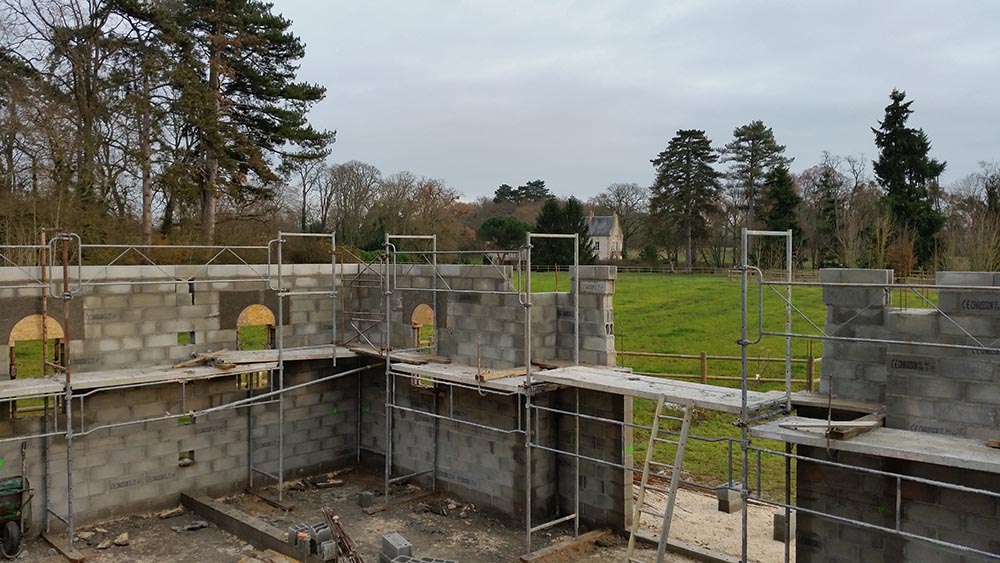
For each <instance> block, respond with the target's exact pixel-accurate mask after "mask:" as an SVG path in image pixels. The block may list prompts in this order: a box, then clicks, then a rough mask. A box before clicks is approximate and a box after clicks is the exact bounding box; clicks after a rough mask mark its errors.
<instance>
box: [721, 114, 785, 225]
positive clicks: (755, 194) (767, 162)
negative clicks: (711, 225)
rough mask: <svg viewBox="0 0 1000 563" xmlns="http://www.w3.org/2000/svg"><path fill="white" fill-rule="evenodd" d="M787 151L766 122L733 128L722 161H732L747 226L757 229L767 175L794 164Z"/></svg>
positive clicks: (732, 179) (732, 175)
mask: <svg viewBox="0 0 1000 563" xmlns="http://www.w3.org/2000/svg"><path fill="white" fill-rule="evenodd" d="M784 152H785V146H784V145H779V144H778V142H777V141H776V140H775V139H774V131H772V130H771V128H770V127H767V126H766V125H764V122H763V121H760V120H757V121H752V122H750V123H748V124H746V125H743V126H740V127H737V128H736V129H735V130H734V131H733V140H732V141H730V142H729V143H728V144H727V145H726V147H725V149H724V150H723V155H724V158H723V160H724V161H725V162H729V163H730V167H729V172H728V176H729V180H730V182H731V183H732V186H733V188H734V189H735V191H736V198H737V201H738V202H739V206H740V207H741V208H742V209H743V210H744V213H745V215H744V221H743V226H744V227H746V228H748V229H752V228H754V225H755V223H756V220H757V217H756V207H757V200H758V199H759V198H760V194H761V191H762V190H763V187H764V180H765V178H767V175H768V174H769V173H770V172H771V171H772V170H774V169H775V168H777V167H779V166H787V165H789V164H791V163H792V159H791V158H788V157H785V156H783V155H784Z"/></svg>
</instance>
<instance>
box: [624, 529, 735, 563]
mask: <svg viewBox="0 0 1000 563" xmlns="http://www.w3.org/2000/svg"><path fill="white" fill-rule="evenodd" d="M635 536H636V537H637V538H639V539H640V540H642V541H644V542H646V543H649V544H652V545H656V543H657V539H658V538H659V534H654V533H652V532H647V531H646V530H639V532H638V533H636V535H635ZM667 551H669V552H671V553H676V554H678V555H682V556H684V557H687V558H688V559H694V560H695V561H704V562H705V563H740V558H739V557H734V556H732V555H728V554H725V553H721V552H718V551H712V550H710V549H706V548H704V547H701V546H700V545H695V544H692V543H687V542H683V541H680V540H672V539H670V538H667Z"/></svg>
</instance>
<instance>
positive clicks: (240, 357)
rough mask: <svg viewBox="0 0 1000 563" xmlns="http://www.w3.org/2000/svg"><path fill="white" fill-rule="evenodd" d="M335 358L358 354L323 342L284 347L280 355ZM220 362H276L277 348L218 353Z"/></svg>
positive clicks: (299, 358)
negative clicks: (320, 343)
mask: <svg viewBox="0 0 1000 563" xmlns="http://www.w3.org/2000/svg"><path fill="white" fill-rule="evenodd" d="M334 355H336V357H337V358H356V357H358V354H356V353H354V352H352V351H350V350H348V349H347V348H345V347H343V346H334V345H333V344H325V345H320V346H302V347H297V348H285V349H284V351H282V354H281V357H282V359H283V360H284V361H286V362H295V361H305V360H327V359H333V357H334ZM217 356H218V359H219V361H221V362H224V363H228V364H257V363H262V362H277V361H278V351H277V350H239V351H230V352H225V353H222V354H218V355H217Z"/></svg>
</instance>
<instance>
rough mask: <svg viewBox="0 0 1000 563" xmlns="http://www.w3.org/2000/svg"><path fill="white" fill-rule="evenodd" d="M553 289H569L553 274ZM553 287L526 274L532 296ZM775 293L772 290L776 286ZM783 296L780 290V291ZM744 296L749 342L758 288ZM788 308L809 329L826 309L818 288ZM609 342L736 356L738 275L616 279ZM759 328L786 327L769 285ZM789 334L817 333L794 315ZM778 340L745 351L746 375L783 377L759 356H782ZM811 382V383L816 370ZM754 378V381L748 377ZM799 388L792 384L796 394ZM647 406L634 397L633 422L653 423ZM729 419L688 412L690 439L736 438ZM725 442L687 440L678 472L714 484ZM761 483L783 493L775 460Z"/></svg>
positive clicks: (797, 343)
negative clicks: (691, 417) (748, 371)
mask: <svg viewBox="0 0 1000 563" xmlns="http://www.w3.org/2000/svg"><path fill="white" fill-rule="evenodd" d="M558 276H559V278H558V289H559V290H560V291H566V290H568V289H569V276H568V275H567V274H565V273H560V274H558ZM556 287H557V279H556V274H555V273H551V272H547V273H538V274H535V275H533V276H532V290H533V291H553V290H555V289H556ZM776 289H777V288H776ZM780 291H782V295H784V293H783V292H784V288H780ZM748 295H749V298H750V314H749V323H750V327H751V328H750V339H751V340H753V339H754V338H755V336H756V335H757V319H758V312H757V310H758V309H757V303H758V286H756V285H753V286H752V287H751V290H750V291H749V293H748ZM792 303H793V304H794V305H795V306H796V307H797V308H799V309H800V310H801V311H802V312H803V313H804V314H805V315H807V316H808V317H809V319H810V320H811V321H812V322H813V323H815V324H816V325H818V326H820V327H822V326H823V322H824V319H825V308H824V306H823V303H822V294H821V290H820V289H819V288H813V287H796V288H793V291H792ZM614 306H615V343H616V348H617V349H618V350H619V351H623V350H624V351H641V352H659V353H677V354H699V353H700V352H706V353H707V354H709V355H725V356H739V354H740V346H739V345H738V344H737V343H736V341H737V340H738V339H739V338H740V313H741V308H740V283H739V277H738V276H732V277H731V278H730V277H727V276H686V275H665V274H629V273H623V274H619V276H618V280H617V282H616V287H615V297H614ZM763 327H764V330H765V331H775V332H777V331H783V330H784V327H785V302H784V301H783V300H782V299H781V297H779V295H777V294H776V293H775V292H774V291H773V290H772V289H771V288H769V287H764V293H763ZM792 330H793V332H800V333H810V334H816V333H817V331H816V330H815V329H814V328H812V326H811V325H810V324H809V321H807V320H806V319H805V318H803V317H802V316H801V315H799V314H798V313H795V312H794V311H793V317H792ZM811 352H812V354H813V355H814V356H815V357H820V356H822V348H821V343H820V342H819V341H815V342H813V344H812V345H811ZM809 353H810V344H809V342H808V341H806V340H804V339H800V340H794V341H793V343H792V355H793V356H794V357H798V358H805V357H806V356H807V355H808V354H809ZM784 355H785V339H784V338H780V337H764V338H763V339H761V341H760V343H758V344H755V345H753V346H751V347H750V357H751V364H750V369H751V370H752V371H751V377H754V378H755V376H758V375H759V376H760V377H761V378H783V377H784V363H783V362H780V363H779V362H764V361H762V360H761V358H767V357H774V358H784ZM618 363H619V365H622V366H627V367H631V368H633V369H635V370H636V371H641V372H649V373H664V374H666V373H675V374H691V375H696V374H698V373H699V372H700V362H699V360H665V359H661V358H634V357H625V356H621V357H619V361H618ZM804 369H805V368H804V365H802V364H797V365H796V366H795V368H794V369H793V376H795V377H797V378H799V379H800V380H801V379H802V378H803V375H804ZM709 371H710V373H711V374H712V375H725V376H731V377H735V376H739V375H740V363H739V362H738V361H721V360H715V361H711V362H710V364H709ZM816 377H817V379H818V377H819V374H818V367H817V373H816ZM755 379H756V378H755ZM718 384H722V385H727V386H731V387H738V386H739V382H738V381H725V382H718ZM783 388H784V386H783V384H779V383H764V382H758V381H755V380H754V381H751V382H750V389H751V390H759V391H766V390H771V389H783ZM801 388H803V385H802V384H798V385H797V386H796V389H801ZM654 406H655V405H654V404H653V403H652V402H651V401H645V400H636V401H635V406H634V420H635V422H636V423H637V424H644V425H648V424H650V423H651V421H652V411H653V408H654ZM734 420H735V418H734V417H733V416H731V415H725V414H721V413H716V412H711V411H706V410H698V411H697V412H696V413H695V415H694V421H693V424H692V428H691V435H692V436H698V437H701V438H706V439H713V438H738V437H739V434H740V432H739V428H738V427H736V426H734V425H733V422H734ZM648 438H649V434H648V432H643V431H636V432H635V440H634V443H635V459H636V463H637V464H641V460H642V459H644V456H645V450H646V444H647V441H648ZM754 444H755V445H758V446H762V447H765V448H768V449H775V450H779V451H783V450H784V444H782V443H780V442H771V441H766V440H755V441H754ZM727 457H728V444H727V442H725V441H723V442H715V443H707V442H704V441H698V440H690V441H689V442H688V447H687V450H686V452H685V457H684V468H685V472H686V473H689V474H690V475H691V478H692V479H693V480H695V481H697V482H700V483H705V484H710V485H717V484H720V483H724V482H726V481H727V480H728V464H727ZM655 458H656V459H657V460H658V461H661V462H666V461H672V459H673V448H671V447H668V446H665V445H660V446H658V447H657V451H656V456H655ZM734 458H735V460H736V463H734V467H733V476H734V478H737V479H738V478H739V464H738V461H739V445H738V442H737V443H735V444H734ZM761 474H762V479H761V482H762V483H761V484H762V487H763V491H764V494H766V495H768V496H770V497H772V498H783V495H784V461H783V460H782V459H781V458H777V457H773V456H772V457H769V456H764V457H763V458H762V459H761ZM750 479H751V481H752V482H756V457H755V458H754V459H752V460H751V466H750Z"/></svg>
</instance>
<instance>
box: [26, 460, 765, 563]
mask: <svg viewBox="0 0 1000 563" xmlns="http://www.w3.org/2000/svg"><path fill="white" fill-rule="evenodd" d="M339 478H340V479H342V480H343V481H344V485H343V486H342V487H335V488H329V489H312V488H309V489H308V490H305V491H295V490H291V491H287V493H286V496H285V500H286V502H288V503H290V504H292V505H294V507H295V508H294V510H293V511H291V512H282V511H280V510H278V509H276V508H274V507H273V506H271V505H269V504H267V503H265V502H263V501H260V500H259V499H257V498H256V497H254V496H251V495H239V496H235V497H231V498H228V499H226V500H225V502H227V503H229V504H232V505H234V506H236V507H238V508H240V509H241V510H243V511H245V512H247V513H249V514H253V515H254V516H257V517H259V518H261V519H263V520H265V521H268V522H270V523H271V524H273V525H275V526H277V527H279V528H280V529H285V528H287V527H288V526H289V525H291V524H297V523H315V522H320V521H322V515H321V513H320V508H321V507H323V506H330V507H333V508H334V509H335V510H336V511H337V512H338V513H339V515H340V516H341V521H342V522H343V525H344V528H345V530H346V531H347V532H348V533H349V534H350V536H351V537H352V538H353V539H354V541H355V542H356V543H357V544H358V547H359V551H360V553H361V555H362V556H363V557H364V558H365V560H366V561H368V562H375V561H378V550H379V546H380V541H381V536H382V535H383V534H386V533H390V532H399V533H401V534H403V536H404V537H406V538H407V539H408V540H409V541H410V542H411V543H412V544H413V546H414V555H416V556H418V557H424V556H433V557H441V558H449V559H455V560H457V561H460V562H461V563H500V562H503V563H508V562H510V561H512V560H514V559H515V558H516V557H517V556H518V555H520V554H522V553H523V551H524V529H523V526H522V525H521V524H518V523H517V522H514V521H512V520H511V519H509V518H508V517H506V516H504V515H500V514H494V513H492V512H491V511H489V510H484V509H480V508H479V507H475V506H473V505H466V504H463V503H461V502H458V501H455V500H452V499H449V498H447V497H442V496H431V497H425V498H422V499H421V500H420V501H415V502H411V503H408V504H403V505H400V506H396V507H393V508H391V509H390V510H388V511H385V512H380V513H376V514H374V515H371V516H369V515H367V514H365V513H364V512H363V511H362V509H361V508H360V507H359V506H358V502H357V498H358V495H359V493H361V492H362V491H373V492H377V491H378V490H380V489H381V486H382V478H381V476H378V475H374V474H370V473H364V472H361V471H354V472H351V473H349V474H346V475H341V476H340V477H339ZM271 492H272V493H273V491H271ZM412 492H419V490H415V489H414V490H406V489H401V490H400V491H399V494H400V495H406V494H408V493H412ZM647 500H648V501H649V502H650V503H652V504H654V505H662V503H663V502H664V501H665V498H663V497H662V496H659V495H656V494H655V493H650V495H649V496H648V497H647ZM772 513H773V510H771V509H767V508H762V507H752V508H751V518H750V522H751V540H750V541H751V555H752V560H755V561H768V562H770V561H781V560H782V556H783V546H782V544H780V543H778V542H775V541H772V540H771V514H772ZM674 514H675V518H674V522H673V524H672V528H671V537H673V538H676V539H679V540H683V541H686V542H688V543H693V544H697V545H701V546H704V547H707V548H710V549H712V550H715V551H723V552H726V553H730V554H734V555H735V554H738V553H739V549H740V515H739V514H738V513H737V514H733V515H727V514H723V513H721V512H718V511H717V510H716V502H715V497H714V496H709V495H705V494H702V493H697V492H691V491H681V493H680V494H679V498H678V503H677V507H676V509H675V513H674ZM646 518H647V519H648V521H647V520H646V519H644V520H643V526H644V527H647V528H648V529H650V530H654V531H657V532H658V531H659V523H658V522H653V521H652V520H653V519H652V518H651V517H646ZM199 519H200V518H199V517H198V516H197V515H195V514H192V513H190V512H186V513H184V514H183V515H181V516H179V517H175V518H170V519H160V518H157V517H156V516H155V515H144V516H131V517H128V518H122V519H118V520H113V521H106V522H102V523H98V524H93V525H89V526H86V527H84V528H83V529H82V530H81V531H88V532H95V534H94V536H93V537H92V538H90V539H88V540H78V541H77V548H78V549H79V550H80V551H81V552H83V553H84V554H85V555H86V557H87V561H95V562H102V563H125V562H135V563H154V562H168V561H169V562H185V561H208V562H211V563H254V562H255V561H257V560H258V558H263V557H264V556H263V554H261V553H260V552H257V551H255V550H254V548H253V547H252V546H250V545H249V544H247V543H245V542H243V541H241V540H240V539H238V538H236V537H234V536H232V535H230V534H228V533H226V532H223V531H222V530H219V529H218V528H216V527H215V526H211V525H210V526H209V527H207V528H204V529H200V530H196V531H186V530H185V531H180V532H178V531H175V530H174V529H172V527H184V526H186V525H187V524H190V523H191V522H192V521H195V520H199ZM101 530H106V531H103V532H102V531H101ZM122 532H128V533H129V545H127V546H124V547H119V546H113V547H111V548H109V549H106V550H98V549H96V546H97V545H98V544H99V543H100V542H101V540H103V539H105V538H110V539H114V538H115V537H117V536H118V534H120V533H122ZM570 537H572V529H571V528H569V527H564V528H558V527H557V528H554V529H552V530H549V531H543V532H541V533H539V534H536V535H535V536H534V541H535V547H544V546H546V545H550V544H553V543H558V542H561V541H563V540H566V539H569V538H570ZM626 545H627V541H626V539H625V538H613V539H612V540H610V541H606V542H602V545H600V546H594V547H593V548H592V549H591V550H589V551H585V552H577V553H573V554H570V555H567V556H566V557H565V558H564V559H565V563H573V562H581V563H598V562H607V561H624V559H625V553H626ZM49 551H50V549H49V546H48V545H47V544H45V543H44V542H43V541H41V540H38V541H35V542H31V543H29V544H27V545H26V549H25V555H24V556H23V557H22V559H21V560H22V561H41V562H45V563H56V562H61V561H65V559H62V558H61V557H59V556H56V555H49ZM654 556H655V551H654V550H653V549H651V548H648V547H643V548H642V549H641V552H640V553H638V554H637V557H639V558H641V559H643V560H648V561H651V560H652V559H653V558H654ZM668 560H669V561H678V562H682V563H683V562H686V561H688V560H687V559H684V558H680V557H678V556H675V555H671V556H670V557H669V558H668Z"/></svg>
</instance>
